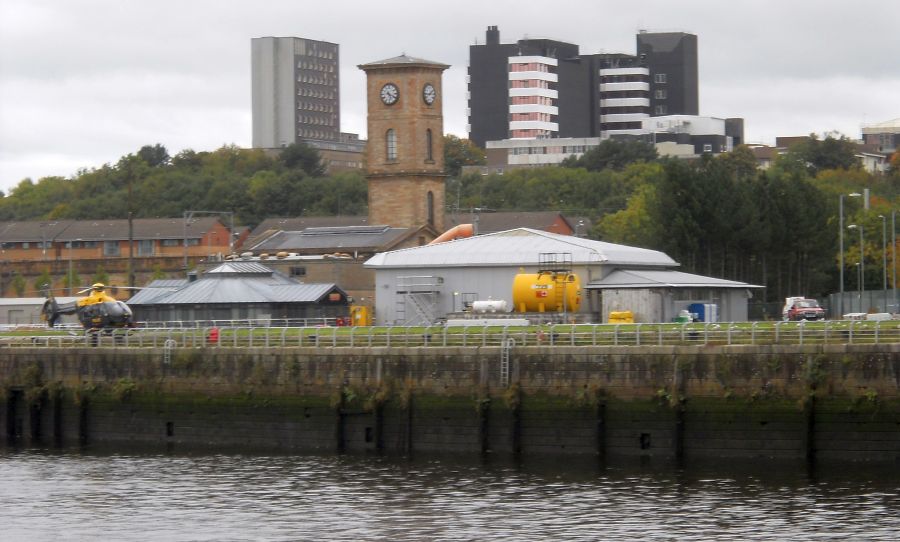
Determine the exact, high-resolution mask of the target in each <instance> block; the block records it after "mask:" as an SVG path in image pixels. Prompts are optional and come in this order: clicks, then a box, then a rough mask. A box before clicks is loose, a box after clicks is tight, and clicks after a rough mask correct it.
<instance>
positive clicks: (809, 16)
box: [0, 0, 900, 192]
mask: <svg viewBox="0 0 900 542" xmlns="http://www.w3.org/2000/svg"><path fill="white" fill-rule="evenodd" d="M489 25H497V26H499V28H500V39H501V42H503V43H511V42H515V41H516V40H518V39H521V38H523V37H530V38H536V37H546V38H553V39H557V40H561V41H567V42H570V43H574V44H577V45H579V46H580V48H581V52H582V53H585V54H591V53H600V52H625V53H631V54H633V53H634V52H635V34H636V33H637V31H638V30H640V29H647V30H649V31H685V32H691V33H694V34H696V35H697V36H698V46H699V62H700V114H701V115H708V116H717V117H744V118H745V119H746V124H745V127H746V136H747V140H748V142H759V143H768V144H771V143H774V138H775V136H776V135H803V134H808V133H811V132H815V133H819V134H821V133H824V132H829V131H837V132H840V133H842V134H844V135H847V136H850V137H854V138H858V137H859V134H860V126H861V125H862V124H866V123H876V122H883V121H886V120H890V119H893V118H897V117H900V31H898V26H900V2H898V1H896V0H881V1H872V0H856V1H854V2H847V1H843V0H841V1H837V0H796V1H787V0H777V1H776V0H752V1H742V0H739V1H734V0H732V1H730V2H722V1H705V0H704V1H700V0H682V1H679V2H675V1H672V0H642V1H640V2H626V1H622V0H616V1H603V0H557V1H554V2H549V1H547V0H541V1H532V0H477V1H472V0H455V1H453V2H422V1H408V0H385V1H372V0H352V1H351V0H336V1H331V2H328V1H321V0H310V1H301V0H254V1H250V0H177V1H176V0H153V1H138V0H79V1H74V0H0V190H4V191H7V192H8V189H9V188H10V187H12V186H15V185H16V184H18V182H19V181H20V180H22V179H24V178H25V177H31V178H32V179H34V180H37V179H39V178H41V177H44V176H49V175H60V176H64V177H70V176H72V175H74V174H76V173H77V171H78V170H79V169H81V168H95V167H100V166H102V165H103V164H104V163H114V162H115V161H116V160H118V159H119V158H120V157H121V156H123V155H125V154H127V153H129V152H135V151H137V150H138V149H139V148H140V147H142V146H143V145H147V144H155V143H161V144H162V145H164V146H165V147H166V148H167V149H168V150H169V154H171V155H174V154H176V153H178V152H179V151H181V150H183V149H194V150H196V151H208V150H214V149H216V148H218V147H220V146H222V145H223V144H235V145H238V146H241V147H247V146H250V140H251V114H250V39H251V38H253V37H260V36H297V37H304V38H311V39H319V40H324V41H330V42H334V43H338V44H340V55H341V74H340V76H341V108H342V111H341V113H342V116H341V124H342V126H341V128H342V130H343V131H345V132H354V133H359V134H361V135H365V129H366V122H365V117H366V111H365V99H364V98H365V97H364V91H365V86H364V83H365V74H364V73H363V72H362V71H360V70H359V69H358V68H357V67H356V66H357V65H358V64H362V63H367V62H372V61H375V60H382V59H385V58H390V57H393V56H397V55H399V54H401V53H404V52H405V53H406V54H408V55H410V56H415V57H421V58H425V59H428V60H434V61H438V62H443V63H446V64H450V65H451V68H450V69H449V70H447V71H446V72H445V73H444V81H443V86H444V118H445V120H444V129H445V130H446V131H447V132H448V133H452V134H456V135H458V136H461V137H465V136H466V135H467V134H466V112H465V111H466V84H465V74H466V66H467V64H468V46H469V45H472V44H474V43H476V41H477V42H478V43H483V42H484V33H485V30H486V28H487V27H488V26H489Z"/></svg>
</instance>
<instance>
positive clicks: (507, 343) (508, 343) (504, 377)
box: [500, 337, 516, 388]
mask: <svg viewBox="0 0 900 542" xmlns="http://www.w3.org/2000/svg"><path fill="white" fill-rule="evenodd" d="M515 345H516V340H515V339H513V338H512V337H510V338H508V339H506V340H504V341H503V343H502V344H501V345H500V385H501V386H502V387H504V388H508V387H509V352H510V351H511V350H512V349H513V347H514V346H515Z"/></svg>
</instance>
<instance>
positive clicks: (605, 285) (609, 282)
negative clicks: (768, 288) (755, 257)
mask: <svg viewBox="0 0 900 542" xmlns="http://www.w3.org/2000/svg"><path fill="white" fill-rule="evenodd" d="M584 287H585V288H586V289H588V290H608V289H613V290H614V289H627V288H762V286H757V285H754V284H747V283H746V282H738V281H734V280H725V279H718V278H715V277H704V276H702V275H693V274H690V273H683V272H681V271H673V270H659V269H628V270H626V269H616V270H615V271H613V272H612V273H610V274H609V275H607V276H605V277H603V278H602V279H601V280H596V281H593V282H591V283H589V284H586V285H585V286H584Z"/></svg>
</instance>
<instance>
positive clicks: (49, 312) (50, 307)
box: [41, 296, 78, 327]
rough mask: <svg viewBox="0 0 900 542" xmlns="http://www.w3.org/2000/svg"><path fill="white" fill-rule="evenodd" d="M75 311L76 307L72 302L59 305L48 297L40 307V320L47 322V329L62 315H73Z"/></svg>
mask: <svg viewBox="0 0 900 542" xmlns="http://www.w3.org/2000/svg"><path fill="white" fill-rule="evenodd" d="M77 310H78V307H77V305H76V303H75V302H74V301H71V302H68V303H59V302H58V301H56V298H55V297H53V296H50V297H48V298H47V300H46V301H44V306H43V307H41V319H42V320H44V321H45V322H47V326H48V327H53V326H55V325H56V322H58V321H59V318H60V317H61V316H62V315H64V314H75V312H76V311H77Z"/></svg>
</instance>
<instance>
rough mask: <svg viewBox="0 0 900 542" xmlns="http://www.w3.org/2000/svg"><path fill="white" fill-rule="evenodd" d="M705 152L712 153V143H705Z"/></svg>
mask: <svg viewBox="0 0 900 542" xmlns="http://www.w3.org/2000/svg"><path fill="white" fill-rule="evenodd" d="M703 152H712V143H704V144H703Z"/></svg>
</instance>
